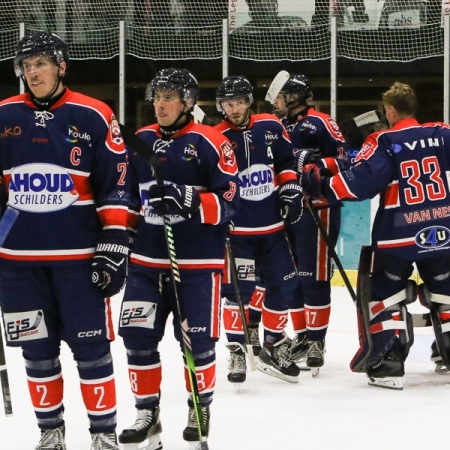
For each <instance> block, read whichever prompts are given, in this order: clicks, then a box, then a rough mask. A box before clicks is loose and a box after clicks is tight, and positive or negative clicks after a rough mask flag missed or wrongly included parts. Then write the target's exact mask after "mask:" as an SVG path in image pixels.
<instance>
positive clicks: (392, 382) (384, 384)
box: [369, 377, 403, 391]
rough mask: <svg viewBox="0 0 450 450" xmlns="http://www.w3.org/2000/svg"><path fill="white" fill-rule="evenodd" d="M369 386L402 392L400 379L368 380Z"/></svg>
mask: <svg viewBox="0 0 450 450" xmlns="http://www.w3.org/2000/svg"><path fill="white" fill-rule="evenodd" d="M369 386H375V387H380V388H384V389H393V390H394V391H402V390H403V384H402V379H401V377H384V378H371V377H370V378H369Z"/></svg>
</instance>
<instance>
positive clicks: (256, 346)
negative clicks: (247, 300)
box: [248, 323, 261, 356]
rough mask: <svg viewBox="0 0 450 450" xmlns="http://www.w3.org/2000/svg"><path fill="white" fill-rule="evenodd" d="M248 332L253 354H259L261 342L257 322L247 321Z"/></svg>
mask: <svg viewBox="0 0 450 450" xmlns="http://www.w3.org/2000/svg"><path fill="white" fill-rule="evenodd" d="M248 334H249V335H250V344H251V345H252V349H253V354H254V355H255V356H259V354H260V353H261V344H260V342H259V324H258V323H249V324H248Z"/></svg>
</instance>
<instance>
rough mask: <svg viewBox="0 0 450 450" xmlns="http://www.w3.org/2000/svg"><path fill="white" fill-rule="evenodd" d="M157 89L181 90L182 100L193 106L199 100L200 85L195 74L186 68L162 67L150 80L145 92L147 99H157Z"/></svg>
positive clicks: (190, 106)
mask: <svg viewBox="0 0 450 450" xmlns="http://www.w3.org/2000/svg"><path fill="white" fill-rule="evenodd" d="M157 90H168V91H176V92H179V94H180V98H181V101H182V102H183V103H185V104H186V106H188V107H189V108H193V107H194V105H195V104H196V103H197V101H198V96H199V92H200V90H199V87H198V81H197V79H196V78H195V77H194V75H193V74H192V73H191V72H189V70H186V69H173V68H170V69H162V70H160V71H159V72H158V73H157V74H156V75H155V77H154V78H153V79H152V81H150V83H149V85H148V86H147V90H146V92H145V99H146V100H148V101H154V100H155V92H156V91H157Z"/></svg>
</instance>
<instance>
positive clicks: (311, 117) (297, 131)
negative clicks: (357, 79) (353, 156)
mask: <svg viewBox="0 0 450 450" xmlns="http://www.w3.org/2000/svg"><path fill="white" fill-rule="evenodd" d="M283 124H284V126H285V127H286V129H287V131H288V133H289V137H290V139H291V141H292V145H293V146H294V149H295V150H294V151H295V152H296V151H298V150H307V151H310V152H312V153H314V154H315V155H316V159H315V161H314V164H316V165H317V166H319V167H325V168H327V169H329V170H331V171H332V172H333V173H338V172H339V171H340V170H347V169H348V168H349V167H350V160H349V157H348V153H347V151H346V149H345V139H344V136H343V134H342V133H341V130H340V129H339V127H338V125H337V123H336V122H335V120H334V119H333V118H332V117H331V116H329V115H328V114H325V113H322V112H319V111H316V110H315V109H314V108H308V109H307V110H306V112H305V113H303V114H299V115H298V116H297V119H296V121H295V122H294V123H289V122H288V121H287V119H283ZM313 203H314V205H315V206H318V207H320V206H323V205H326V203H327V202H326V201H324V200H323V199H322V200H318V199H315V200H314V201H313Z"/></svg>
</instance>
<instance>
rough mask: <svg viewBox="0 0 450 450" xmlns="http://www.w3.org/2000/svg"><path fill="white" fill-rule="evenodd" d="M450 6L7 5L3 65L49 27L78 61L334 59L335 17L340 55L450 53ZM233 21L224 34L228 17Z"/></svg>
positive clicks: (276, 2)
mask: <svg viewBox="0 0 450 450" xmlns="http://www.w3.org/2000/svg"><path fill="white" fill-rule="evenodd" d="M449 4H450V0H346V1H344V0H333V1H332V2H331V3H330V1H329V0H301V1H300V0H297V1H293V0H42V1H35V0H17V1H12V0H2V2H1V3H0V44H1V45H0V60H3V59H9V58H12V57H13V56H14V48H15V45H16V42H17V41H18V39H19V37H20V31H19V24H20V23H23V24H24V26H25V32H32V31H35V30H42V29H50V30H52V31H55V32H56V33H58V34H60V35H61V37H63V38H64V39H65V40H66V41H67V42H68V43H69V48H70V54H71V58H73V59H93V58H95V59H107V58H112V57H114V56H116V55H118V54H119V51H120V50H119V49H120V44H119V22H120V21H123V22H124V23H125V39H126V49H125V51H126V53H127V54H130V55H134V56H137V57H139V58H149V59H154V60H157V59H167V60H171V59H173V60H182V59H219V58H222V56H223V48H224V41H225V42H227V43H228V54H229V56H230V57H234V58H240V59H250V60H256V61H281V60H290V61H306V60H320V59H327V58H330V55H331V51H332V50H331V44H330V43H331V32H332V27H331V26H330V23H331V20H330V17H331V15H332V13H334V14H335V17H336V23H337V56H341V57H345V58H351V59H357V60H367V61H401V62H406V61H413V60H416V59H421V58H428V57H434V56H442V55H443V52H444V43H443V41H444V32H443V20H442V17H443V11H444V9H445V8H449V7H450V5H449ZM224 19H228V25H227V27H228V29H227V30H226V33H225V35H224V33H223V28H224V25H223V20H224Z"/></svg>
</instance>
